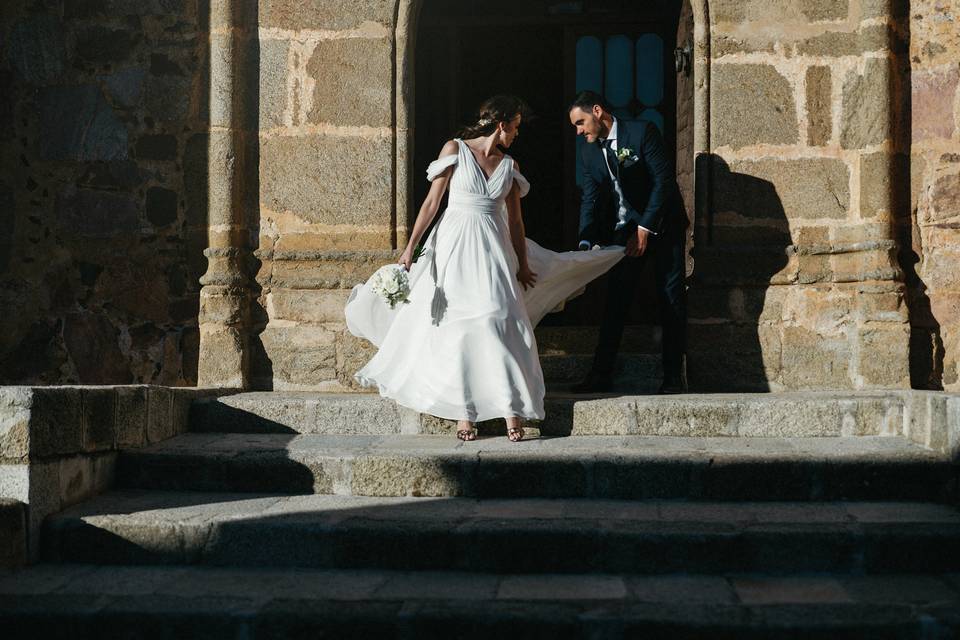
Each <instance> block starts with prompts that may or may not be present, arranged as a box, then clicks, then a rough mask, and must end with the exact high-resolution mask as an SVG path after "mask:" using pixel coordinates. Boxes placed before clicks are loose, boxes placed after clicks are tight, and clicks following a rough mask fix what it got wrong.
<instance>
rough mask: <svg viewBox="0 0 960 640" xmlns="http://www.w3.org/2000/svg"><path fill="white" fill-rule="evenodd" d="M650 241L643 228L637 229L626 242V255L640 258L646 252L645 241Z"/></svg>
mask: <svg viewBox="0 0 960 640" xmlns="http://www.w3.org/2000/svg"><path fill="white" fill-rule="evenodd" d="M649 239H650V232H649V231H647V230H646V229H644V228H643V227H637V230H636V231H635V232H634V234H633V235H632V236H630V239H629V240H627V255H628V256H630V257H632V258H637V257H639V256H642V255H643V254H644V253H645V252H646V251H647V241H648V240H649Z"/></svg>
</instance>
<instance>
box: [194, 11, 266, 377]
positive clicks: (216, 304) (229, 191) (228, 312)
mask: <svg viewBox="0 0 960 640" xmlns="http://www.w3.org/2000/svg"><path fill="white" fill-rule="evenodd" d="M244 4H245V3H244V2H243V0H219V1H218V2H212V3H210V62H209V64H210V68H209V72H210V81H209V82H210V89H209V92H210V95H209V119H210V135H209V140H208V147H207V184H208V192H207V211H208V229H209V231H208V237H209V245H208V248H207V249H206V251H205V252H204V254H205V255H206V257H207V260H208V267H207V272H206V273H205V274H204V276H203V277H202V278H201V279H200V284H201V285H202V286H203V288H202V289H201V290H200V316H199V324H200V365H199V372H198V378H197V384H198V386H203V387H230V388H246V387H247V386H248V371H249V366H248V360H249V349H248V343H249V335H248V333H249V332H248V326H249V313H250V311H249V308H250V277H249V275H248V268H249V262H250V260H249V257H250V239H249V238H250V232H249V229H248V226H247V221H246V218H247V216H246V215H245V212H244V207H245V204H246V200H247V198H246V197H245V196H246V194H245V192H244V186H245V183H246V181H245V180H244V179H243V177H244V175H245V170H246V163H245V156H246V154H245V152H244V150H245V145H244V140H245V130H246V129H247V128H248V127H247V126H246V125H245V119H246V115H248V114H246V113H245V111H246V109H245V107H244V105H245V99H246V97H247V96H246V95H245V91H244V89H245V87H244V83H243V78H244V77H245V74H246V73H256V72H257V70H256V68H254V69H245V68H244V64H243V63H244V62H245V61H246V62H250V61H249V60H246V58H247V56H245V55H244V53H245V52H246V51H247V50H248V49H249V47H247V44H248V43H249V42H250V41H251V38H250V36H249V35H248V34H246V33H245V30H244V25H245V24H246V23H247V22H246V21H245V20H244V16H243V10H242V9H243V6H244ZM253 25H254V29H255V25H256V21H255V20H254V22H253ZM254 35H255V32H254Z"/></svg>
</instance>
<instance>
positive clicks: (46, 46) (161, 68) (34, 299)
mask: <svg viewBox="0 0 960 640" xmlns="http://www.w3.org/2000/svg"><path fill="white" fill-rule="evenodd" d="M203 4H205V3H203ZM202 21H203V15H202V14H201V12H198V6H197V1H196V0H60V1H56V0H42V1H41V0H5V1H4V3H3V9H2V11H0V147H2V152H0V211H2V212H3V216H2V219H3V224H2V226H0V307H2V308H3V310H4V312H3V314H2V317H0V383H4V382H5V383H10V382H18V383H39V384H50V383H92V384H101V383H125V382H143V383H162V384H168V385H188V384H195V382H196V368H197V357H198V356H197V352H198V342H199V340H198V333H197V328H196V325H197V320H196V318H197V306H198V302H197V301H198V290H199V285H198V279H199V277H200V275H201V274H202V273H203V272H204V270H205V268H206V261H205V260H204V258H203V249H204V247H205V246H206V220H205V218H204V215H203V211H204V207H203V206H201V204H202V203H203V201H204V200H205V198H206V192H205V183H204V178H203V173H202V171H200V170H199V169H198V167H203V162H202V160H203V158H202V156H203V154H205V153H206V148H205V144H204V143H203V142H202V137H201V134H202V132H203V131H204V130H205V125H204V124H203V119H204V117H203V114H202V111H203V108H204V107H203V103H204V101H203V99H202V89H203V86H204V84H205V78H206V74H205V72H204V67H205V61H204V52H205V51H206V49H207V38H206V37H205V36H204V35H203V33H202V26H201V23H202Z"/></svg>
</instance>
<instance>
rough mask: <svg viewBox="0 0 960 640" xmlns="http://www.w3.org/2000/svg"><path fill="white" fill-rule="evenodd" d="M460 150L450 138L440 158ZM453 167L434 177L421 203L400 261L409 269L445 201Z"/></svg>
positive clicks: (441, 151)
mask: <svg viewBox="0 0 960 640" xmlns="http://www.w3.org/2000/svg"><path fill="white" fill-rule="evenodd" d="M458 152H459V149H458V148H457V143H456V142H455V141H453V140H448V141H447V143H446V144H445V145H443V149H441V150H440V155H439V156H438V158H442V157H444V156H451V155H456V154H457V153H458ZM453 169H454V167H452V166H451V167H447V169H446V170H445V171H444V172H443V173H441V174H440V175H439V176H437V177H436V178H434V180H433V182H432V183H431V184H430V191H429V193H427V197H426V198H424V200H423V204H422V205H420V213H418V214H417V220H416V222H414V223H413V230H412V231H411V232H410V240H409V242H407V246H406V248H405V249H404V250H403V254H402V255H401V256H400V260H399V261H398V262H399V263H400V264H402V265H403V266H404V267H405V268H406V269H407V271H409V270H410V265H411V264H413V251H414V249H416V246H417V245H418V244H419V243H420V239H421V238H422V237H423V234H424V233H425V232H426V230H427V229H428V228H429V227H430V223H431V222H433V218H434V217H435V216H436V215H437V211H438V210H439V209H440V203H441V202H442V201H443V193H444V192H445V191H446V190H447V185H448V184H449V183H450V176H451V175H453Z"/></svg>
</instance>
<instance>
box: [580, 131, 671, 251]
mask: <svg viewBox="0 0 960 640" xmlns="http://www.w3.org/2000/svg"><path fill="white" fill-rule="evenodd" d="M607 140H609V141H610V149H611V150H612V151H613V156H614V157H613V161H614V162H619V161H618V160H617V157H616V156H617V150H618V149H619V146H618V145H617V119H616V118H614V119H613V124H612V125H611V126H610V133H608V134H607V137H606V138H600V140H599V141H600V147H601V148H600V153H602V154H603V160H604V165H605V166H606V167H607V174H608V175H609V176H610V182H611V184H613V190H614V191H616V193H617V198H618V203H619V204H620V208H619V209H618V210H617V219H618V222H617V226H616V228H617V229H621V228H623V226H624V225H625V224H627V215H628V211H627V200H626V198H624V197H623V189H622V188H621V187H620V180H618V179H617V176H615V175H614V174H613V170H612V169H610V163H609V162H607V152H606V151H604V150H603V144H604V142H605V141H607ZM637 226H638V227H639V228H641V229H643V230H644V231H646V232H648V233H650V234H651V235H657V234H655V233H653V231H650V229H647V228H646V227H642V226H640V225H637ZM580 248H581V249H589V248H590V243H589V242H587V241H586V240H581V241H580Z"/></svg>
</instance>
